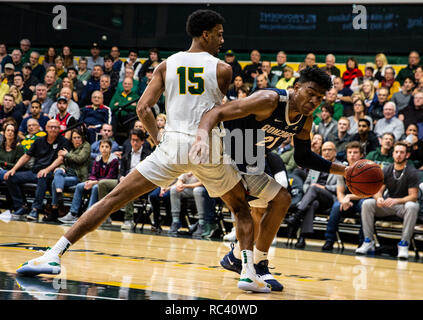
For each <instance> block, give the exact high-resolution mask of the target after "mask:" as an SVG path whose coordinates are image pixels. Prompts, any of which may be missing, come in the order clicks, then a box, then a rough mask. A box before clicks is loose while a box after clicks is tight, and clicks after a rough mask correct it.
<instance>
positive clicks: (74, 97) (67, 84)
mask: <svg viewBox="0 0 423 320" xmlns="http://www.w3.org/2000/svg"><path fill="white" fill-rule="evenodd" d="M62 88H69V89H71V90H72V100H73V101H75V102H78V93H77V92H76V90H75V89H74V86H73V81H72V80H71V79H69V78H68V77H64V78H63V80H62V83H61V84H60V89H59V92H58V93H57V95H58V96H59V95H60V91H61V90H62ZM58 98H59V97H58Z"/></svg>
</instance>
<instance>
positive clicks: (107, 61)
mask: <svg viewBox="0 0 423 320" xmlns="http://www.w3.org/2000/svg"><path fill="white" fill-rule="evenodd" d="M103 74H107V75H108V76H110V86H111V87H112V88H116V86H117V85H118V83H119V72H118V71H115V70H113V58H112V57H111V56H105V57H104V66H103Z"/></svg>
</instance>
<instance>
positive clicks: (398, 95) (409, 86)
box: [391, 77, 414, 114]
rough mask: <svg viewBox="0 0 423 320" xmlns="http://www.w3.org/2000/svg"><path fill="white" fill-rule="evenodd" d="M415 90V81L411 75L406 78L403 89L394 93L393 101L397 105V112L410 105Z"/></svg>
mask: <svg viewBox="0 0 423 320" xmlns="http://www.w3.org/2000/svg"><path fill="white" fill-rule="evenodd" d="M413 90H414V81H413V79H412V78H411V77H406V78H405V79H404V82H403V85H402V86H401V90H400V91H398V92H395V93H394V94H393V95H392V99H391V101H392V102H393V103H395V105H396V106H397V114H398V112H399V111H401V110H403V109H404V108H406V107H407V106H408V104H409V103H410V100H411V95H412V93H413Z"/></svg>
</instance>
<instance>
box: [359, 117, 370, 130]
mask: <svg viewBox="0 0 423 320" xmlns="http://www.w3.org/2000/svg"><path fill="white" fill-rule="evenodd" d="M358 122H365V123H367V126H368V127H369V128H370V121H369V119H366V118H361V119H358Z"/></svg>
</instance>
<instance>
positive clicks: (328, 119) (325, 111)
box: [311, 104, 337, 141]
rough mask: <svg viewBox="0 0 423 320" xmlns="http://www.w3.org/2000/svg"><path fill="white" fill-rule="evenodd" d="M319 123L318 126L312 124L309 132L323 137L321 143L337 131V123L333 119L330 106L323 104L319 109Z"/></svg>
mask: <svg viewBox="0 0 423 320" xmlns="http://www.w3.org/2000/svg"><path fill="white" fill-rule="evenodd" d="M321 110H322V112H321V114H320V118H321V121H320V122H319V124H318V125H316V123H314V122H313V125H312V128H311V132H312V133H313V134H314V133H319V134H321V135H322V137H323V141H326V140H327V137H328V135H329V134H331V133H332V134H335V133H336V131H337V121H336V120H334V119H333V107H332V106H331V105H330V104H324V105H323V106H322V108H321Z"/></svg>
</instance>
